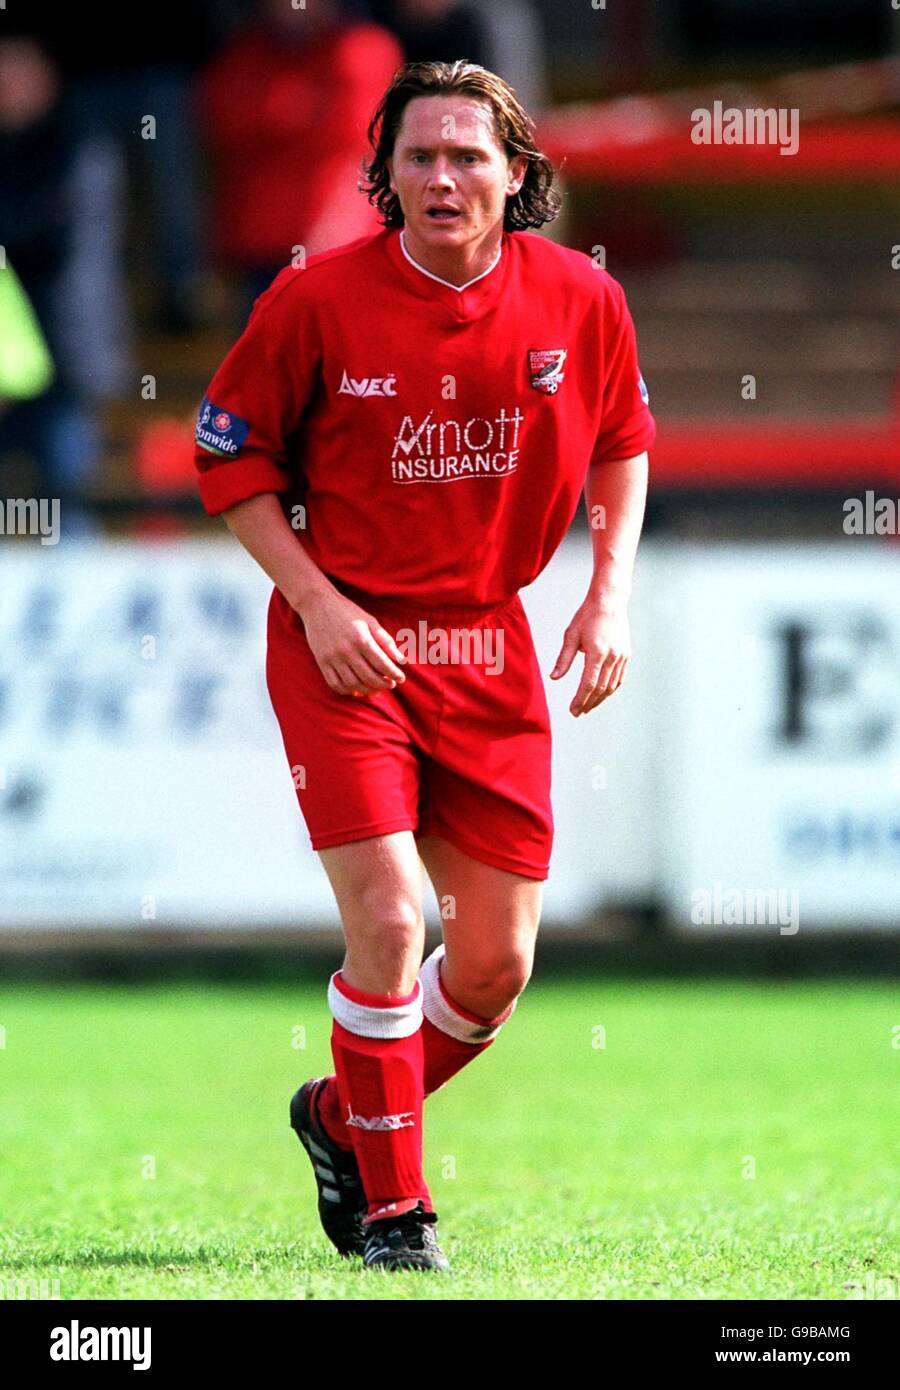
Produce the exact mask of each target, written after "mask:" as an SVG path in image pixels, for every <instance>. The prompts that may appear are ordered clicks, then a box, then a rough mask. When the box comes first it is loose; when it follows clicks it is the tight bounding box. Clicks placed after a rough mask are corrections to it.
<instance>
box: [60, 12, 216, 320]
mask: <svg viewBox="0 0 900 1390" xmlns="http://www.w3.org/2000/svg"><path fill="white" fill-rule="evenodd" d="M44 8H45V9H46V8H47V7H44ZM219 8H220V7H219V6H218V5H217V4H216V3H215V0H192V3H191V4H187V5H185V4H180V3H177V0H155V3H154V4H153V5H152V6H151V7H149V8H147V9H142V10H141V12H140V16H139V19H138V21H137V22H136V19H135V15H134V14H133V13H132V12H131V11H130V10H129V9H128V7H126V6H122V7H117V6H112V7H111V8H109V9H107V10H104V11H103V14H102V19H101V21H100V22H99V23H97V24H96V25H92V28H91V32H90V35H89V36H88V35H87V34H86V32H85V29H86V25H88V24H90V23H91V20H90V17H89V16H85V14H84V12H83V10H82V8H81V7H79V6H60V7H59V8H58V10H56V7H54V9H55V10H56V12H55V13H54V14H53V15H52V17H48V16H47V15H46V14H44V15H43V16H42V17H41V18H40V19H37V18H36V19H35V21H34V27H35V29H36V30H38V32H40V33H41V35H42V37H43V38H44V41H45V43H46V44H47V46H48V48H49V50H50V51H51V52H52V53H54V54H55V55H56V56H57V59H58V62H59V64H60V66H61V68H62V71H63V73H64V75H65V76H66V78H67V79H68V81H69V92H68V98H67V105H68V119H69V120H70V121H71V123H72V130H73V134H74V136H75V139H76V141H77V142H78V144H79V147H80V149H81V151H82V154H83V156H84V158H83V162H82V164H81V166H80V174H79V177H80V178H81V179H82V183H81V184H80V185H79V188H80V189H87V188H88V187H90V188H91V189H92V190H93V192H92V196H93V197H95V198H101V199H102V200H103V202H104V219H103V223H102V226H101V224H100V222H99V219H98V220H97V222H96V223H95V229H94V233H93V235H94V237H95V238H96V237H101V236H103V237H104V238H105V242H106V245H105V247H104V248H102V249H101V248H99V247H97V248H96V258H95V263H94V265H93V266H92V267H91V273H92V274H93V275H95V276H97V275H99V274H101V273H102V274H107V273H110V274H112V273H114V271H115V270H116V269H117V270H118V275H119V279H120V283H121V279H122V267H121V265H118V267H117V262H118V261H119V260H120V258H121V250H122V247H121V243H122V232H123V225H122V222H123V213H124V200H125V196H126V189H125V186H124V183H123V176H124V168H123V156H124V157H126V158H127V160H128V161H129V162H135V161H140V165H139V166H138V167H139V168H140V171H141V177H142V185H141V191H142V193H143V192H144V190H146V193H147V194H148V195H149V214H150V226H149V228H147V229H146V233H145V235H143V236H142V238H141V242H142V250H143V248H144V247H146V251H147V260H148V262H149V266H150V268H151V269H152V270H154V271H155V273H156V280H157V289H158V320H159V325H160V326H161V327H163V328H166V329H170V330H172V331H181V330H182V329H184V328H188V327H191V326H193V325H195V324H196V323H197V321H198V319H199V317H200V312H201V298H202V290H203V245H204V239H205V233H204V227H203V209H202V186H203V184H202V177H201V169H200V161H199V157H198V154H199V151H198V135H197V128H196V118H195V109H194V83H195V79H196V74H197V72H198V71H199V69H200V68H201V67H202V65H203V63H205V62H206V61H207V59H208V57H209V55H210V53H211V52H212V51H213V50H214V47H215V44H216V42H217V39H218V38H219V30H220V27H221V26H220V20H219V17H218V16H219ZM35 9H36V11H38V7H35ZM39 13H40V12H39V11H38V14H39ZM86 40H87V41H86ZM148 117H152V124H151V123H150V122H149V121H148V119H147V118H148ZM76 196H77V191H76ZM114 295H115V291H113V292H112V293H111V297H114Z"/></svg>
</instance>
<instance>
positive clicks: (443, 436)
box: [391, 406, 525, 483]
mask: <svg viewBox="0 0 900 1390" xmlns="http://www.w3.org/2000/svg"><path fill="white" fill-rule="evenodd" d="M433 417H434V411H433V410H429V412H428V414H427V415H426V416H425V417H424V419H422V420H420V421H419V423H418V424H416V422H415V421H414V420H413V417H412V416H411V415H404V417H403V421H402V423H401V425H400V428H399V430H398V431H397V433H396V434H395V435H394V450H393V453H392V454H391V476H392V477H393V480H394V482H395V483H452V482H456V481H457V480H459V479H460V478H502V477H506V476H507V475H508V474H510V473H515V471H516V468H517V466H518V459H519V434H520V431H521V426H522V422H523V421H524V419H525V416H524V415H523V414H522V411H521V410H520V409H519V407H518V406H515V407H514V408H513V410H512V411H508V410H507V409H506V407H505V406H501V408H500V410H499V411H498V413H497V414H496V415H495V416H494V417H493V418H492V419H490V420H489V419H487V418H486V417H485V416H483V415H473V416H472V417H471V418H470V419H468V420H435V419H434V418H433Z"/></svg>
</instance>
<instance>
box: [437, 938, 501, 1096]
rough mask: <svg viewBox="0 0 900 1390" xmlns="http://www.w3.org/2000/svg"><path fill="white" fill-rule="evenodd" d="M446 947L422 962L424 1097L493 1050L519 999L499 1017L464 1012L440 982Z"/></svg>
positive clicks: (438, 948) (439, 947) (465, 1010)
mask: <svg viewBox="0 0 900 1390" xmlns="http://www.w3.org/2000/svg"><path fill="white" fill-rule="evenodd" d="M443 958H444V947H443V944H441V945H440V946H438V947H437V949H436V950H435V951H432V953H431V955H430V956H428V957H427V959H426V960H425V961H424V962H423V963H422V969H421V970H420V971H419V979H420V980H421V981H422V1010H423V1013H424V1018H423V1021H422V1043H423V1046H424V1049H425V1072H424V1081H425V1094H426V1096H430V1095H432V1094H433V1093H434V1092H435V1091H438V1090H440V1088H441V1087H442V1086H443V1085H444V1084H445V1082H447V1081H449V1080H450V1078H451V1076H455V1075H456V1073H457V1072H458V1071H461V1070H462V1068H463V1067H464V1066H466V1064H467V1063H468V1062H471V1061H473V1060H474V1059H475V1058H476V1057H477V1056H479V1054H480V1053H482V1052H484V1050H485V1048H487V1047H490V1045H491V1043H492V1042H493V1041H494V1039H495V1038H496V1036H497V1034H498V1033H499V1031H500V1027H501V1025H502V1024H504V1023H505V1022H506V1020H507V1019H508V1018H509V1016H510V1015H511V1013H512V1012H513V1009H514V1008H515V1007H516V1002H517V1001H516V1000H515V999H514V1000H513V1002H512V1003H511V1004H510V1005H509V1006H508V1007H507V1008H505V1009H504V1010H503V1012H502V1013H500V1014H498V1015H497V1017H496V1018H482V1017H481V1016H480V1015H479V1014H475V1013H472V1012H471V1011H470V1010H469V1009H464V1008H463V1006H462V1004H459V1003H457V1001H456V1000H455V999H454V998H453V997H452V996H451V995H450V993H449V992H448V990H447V987H446V985H445V984H444V981H443V980H442V979H441V961H442V960H443Z"/></svg>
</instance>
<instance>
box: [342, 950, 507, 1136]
mask: <svg viewBox="0 0 900 1390" xmlns="http://www.w3.org/2000/svg"><path fill="white" fill-rule="evenodd" d="M443 957H444V947H443V945H440V946H438V948H437V949H436V950H435V951H433V952H432V954H431V955H430V956H428V958H427V959H426V960H425V961H424V963H423V965H422V969H421V971H420V972H419V978H420V980H421V982H422V1007H423V1011H424V1017H423V1020H422V1048H423V1053H424V1066H423V1076H422V1080H423V1093H424V1095H426V1096H430V1095H432V1094H433V1092H435V1091H437V1090H439V1089H440V1087H441V1086H443V1085H444V1084H445V1082H447V1081H449V1080H450V1078H451V1076H455V1075H456V1073H457V1072H458V1071H460V1070H461V1069H462V1068H463V1067H464V1066H465V1065H466V1063H467V1062H471V1061H474V1059H475V1058H476V1057H477V1056H478V1055H479V1054H480V1053H482V1052H484V1050H485V1048H487V1047H490V1045H491V1043H492V1042H493V1041H494V1038H495V1037H496V1035H497V1032H498V1031H499V1029H500V1025H501V1024H503V1023H505V1022H506V1020H507V1019H508V1018H509V1016H510V1014H511V1013H512V1012H513V1009H514V1008H515V1007H516V1001H515V1000H514V1001H513V1003H512V1004H510V1006H509V1007H508V1008H507V1009H504V1011H503V1013H501V1014H498V1015H497V1017H496V1018H481V1017H480V1016H479V1015H478V1014H473V1013H471V1012H470V1011H469V1010H468V1009H464V1008H463V1007H462V1005H461V1004H458V1003H457V1002H456V1000H455V999H452V998H451V996H450V995H449V994H448V992H447V989H446V987H445V985H444V982H443V980H442V979H441V972H440V962H441V960H442V959H443ZM451 1029H452V1032H451V1031H450V1030H451ZM488 1034H490V1036H488ZM318 1106H319V1118H320V1120H321V1121H322V1124H323V1125H324V1126H325V1129H326V1130H327V1131H328V1134H329V1137H330V1138H331V1139H333V1140H334V1142H335V1143H336V1144H339V1145H340V1147H341V1148H344V1149H351V1148H353V1139H352V1137H351V1131H350V1130H349V1129H348V1128H347V1123H346V1119H345V1116H346V1113H347V1109H346V1106H345V1105H344V1104H343V1102H342V1100H341V1096H340V1093H339V1090H338V1081H337V1077H335V1076H332V1077H330V1078H329V1079H328V1082H327V1083H326V1085H324V1086H323V1087H322V1088H321V1090H320V1092H319V1101H318Z"/></svg>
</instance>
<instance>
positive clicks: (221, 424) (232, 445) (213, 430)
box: [196, 396, 250, 455]
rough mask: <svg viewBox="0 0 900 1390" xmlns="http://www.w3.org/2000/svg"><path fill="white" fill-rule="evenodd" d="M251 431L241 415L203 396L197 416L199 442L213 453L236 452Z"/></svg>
mask: <svg viewBox="0 0 900 1390" xmlns="http://www.w3.org/2000/svg"><path fill="white" fill-rule="evenodd" d="M249 433H250V426H249V424H248V423H247V421H246V420H242V419H241V417H240V415H234V414H233V413H232V412H231V411H230V410H222V408H221V407H220V406H218V405H213V403H212V401H211V400H210V399H209V397H208V396H204V397H203V401H202V403H201V405H200V414H199V415H198V416H197V436H196V437H197V443H198V444H199V445H200V447H201V449H207V450H208V451H209V452H210V453H211V454H228V455H231V454H236V453H238V452H239V450H240V447H241V445H242V444H243V443H244V440H245V439H246V438H247V435H248V434H249Z"/></svg>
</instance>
